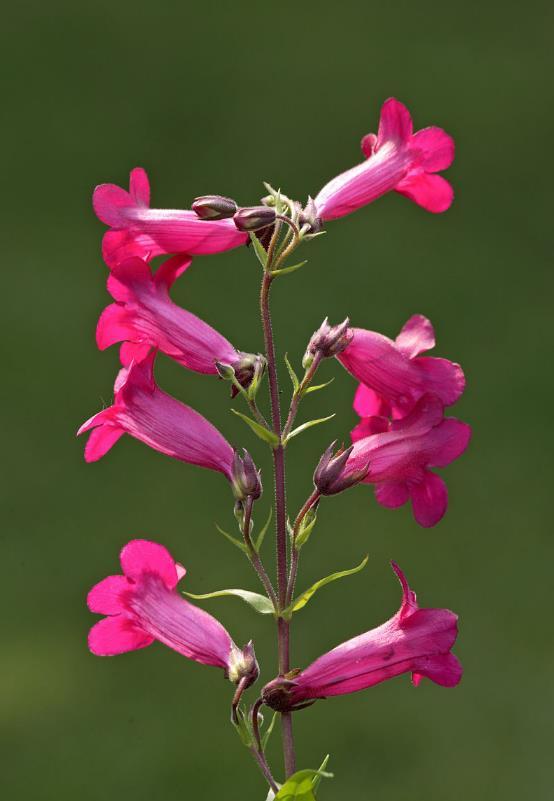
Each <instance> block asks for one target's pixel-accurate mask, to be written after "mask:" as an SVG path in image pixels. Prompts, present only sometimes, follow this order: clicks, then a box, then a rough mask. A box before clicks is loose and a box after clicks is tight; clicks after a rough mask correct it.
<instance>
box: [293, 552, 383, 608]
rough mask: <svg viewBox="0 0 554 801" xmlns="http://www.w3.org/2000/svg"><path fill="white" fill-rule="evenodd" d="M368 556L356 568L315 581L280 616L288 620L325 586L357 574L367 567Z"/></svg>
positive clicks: (340, 571)
mask: <svg viewBox="0 0 554 801" xmlns="http://www.w3.org/2000/svg"><path fill="white" fill-rule="evenodd" d="M368 558H369V557H368V556H365V557H364V558H363V559H362V561H361V562H360V564H359V565H357V566H356V567H352V568H350V570H339V571H338V572H337V573H332V574H331V575H330V576H326V577H325V578H322V579H320V580H319V581H316V582H315V584H312V586H311V587H309V588H308V589H307V590H304V592H302V593H300V595H299V596H298V597H297V598H295V599H294V601H293V602H292V603H291V604H289V606H287V608H286V609H283V611H282V613H281V616H282V617H284V618H285V620H290V618H291V617H292V615H293V614H294V612H298V611H299V610H300V609H303V608H304V607H305V606H306V604H307V603H308V601H309V600H310V598H312V596H313V595H315V593H316V592H317V591H318V590H320V589H321V588H322V587H324V586H325V585H326V584H330V583H331V582H332V581H337V580H338V579H341V578H346V577H347V576H353V575H354V573H359V572H360V570H363V569H364V567H365V566H366V565H367V560H368Z"/></svg>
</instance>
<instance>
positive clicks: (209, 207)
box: [192, 195, 238, 220]
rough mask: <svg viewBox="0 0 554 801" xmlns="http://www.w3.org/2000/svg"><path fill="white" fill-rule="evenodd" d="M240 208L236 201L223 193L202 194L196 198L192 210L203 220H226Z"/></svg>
mask: <svg viewBox="0 0 554 801" xmlns="http://www.w3.org/2000/svg"><path fill="white" fill-rule="evenodd" d="M237 209H238V206H237V204H236V203H235V201H234V200H233V199H232V198H230V197H223V195H202V196H201V197H197V198H195V199H194V203H193V204H192V210H193V211H194V212H195V214H196V215H197V216H198V217H200V219H202V220H224V219H226V218H227V217H232V216H233V214H235V213H236V211H237Z"/></svg>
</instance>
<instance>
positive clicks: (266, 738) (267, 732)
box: [262, 712, 279, 751]
mask: <svg viewBox="0 0 554 801" xmlns="http://www.w3.org/2000/svg"><path fill="white" fill-rule="evenodd" d="M278 714H279V713H278V712H274V713H273V716H272V718H271V722H270V724H269V726H268V727H267V729H266V730H265V732H264V734H263V736H262V750H263V751H265V749H266V748H267V744H268V742H269V738H270V737H271V733H272V731H273V728H274V726H275V721H276V720H277V716H278Z"/></svg>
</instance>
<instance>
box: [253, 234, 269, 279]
mask: <svg viewBox="0 0 554 801" xmlns="http://www.w3.org/2000/svg"><path fill="white" fill-rule="evenodd" d="M250 241H251V242H252V247H253V248H254V253H255V254H256V256H257V257H258V261H259V262H260V264H261V265H262V267H263V268H264V270H265V268H266V265H267V253H266V250H265V248H264V246H263V245H262V243H261V242H260V240H259V239H258V237H257V236H256V234H255V233H254V232H252V231H251V232H250Z"/></svg>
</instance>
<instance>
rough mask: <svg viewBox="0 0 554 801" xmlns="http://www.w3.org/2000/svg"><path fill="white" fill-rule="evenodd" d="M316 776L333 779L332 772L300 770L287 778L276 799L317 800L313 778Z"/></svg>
mask: <svg viewBox="0 0 554 801" xmlns="http://www.w3.org/2000/svg"><path fill="white" fill-rule="evenodd" d="M316 776H320V777H321V778H324V779H331V778H332V777H333V774H332V773H326V772H324V771H319V770H299V771H298V772H297V773H293V775H292V776H289V778H288V779H287V780H286V782H285V783H284V784H283V786H282V787H281V789H280V790H279V792H278V793H277V795H276V796H275V801H315V795H314V788H313V780H314V778H315V777H316Z"/></svg>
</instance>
